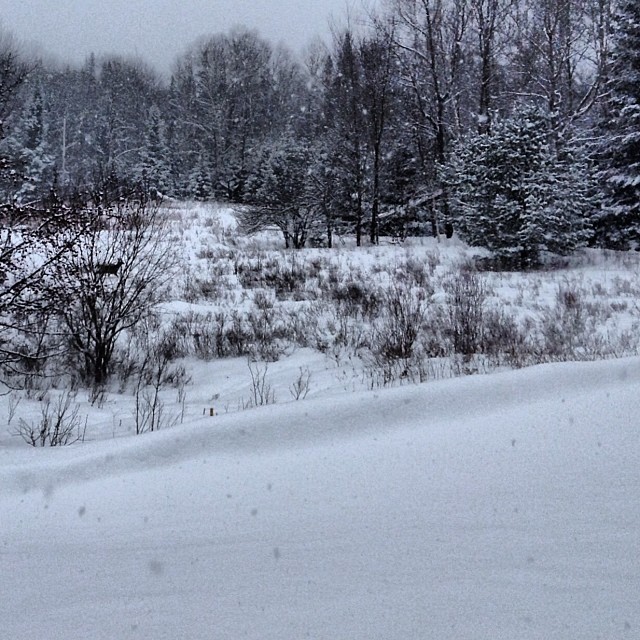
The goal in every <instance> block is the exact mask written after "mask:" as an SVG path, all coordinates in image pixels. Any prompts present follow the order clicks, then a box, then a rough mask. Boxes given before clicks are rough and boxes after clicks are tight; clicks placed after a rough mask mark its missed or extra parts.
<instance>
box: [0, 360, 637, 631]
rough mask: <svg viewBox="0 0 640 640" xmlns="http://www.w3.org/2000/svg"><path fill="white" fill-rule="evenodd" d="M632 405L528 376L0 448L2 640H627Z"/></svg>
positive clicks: (632, 392)
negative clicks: (110, 436)
mask: <svg viewBox="0 0 640 640" xmlns="http://www.w3.org/2000/svg"><path fill="white" fill-rule="evenodd" d="M639 390H640V359H628V360H621V361H609V362H599V363H589V364H557V365H545V366H540V367H536V368H533V369H528V370H522V371H517V372H510V373H505V374H498V375H492V376H485V377H473V378H465V379H457V380H449V381H443V382H439V383H432V384H428V385H423V386H417V387H414V386H411V387H404V388H399V389H393V390H385V391H380V392H377V393H372V392H371V393H360V394H353V395H349V396H340V397H336V398H335V399H331V401H330V402H328V401H327V399H326V398H324V399H322V400H320V399H319V400H309V401H304V402H298V403H292V404H287V405H272V406H268V407H263V408H261V409H256V410H253V411H247V412H243V413H237V414H232V415H227V416H221V417H218V418H217V419H216V420H215V421H214V422H212V421H204V420H203V421H202V422H201V423H200V422H199V421H194V422H193V423H192V424H191V425H188V426H186V427H184V428H179V429H178V428H176V429H174V430H170V431H165V432H160V433H156V434H149V435H146V436H144V437H138V438H121V439H117V440H112V441H106V442H105V441H103V442H99V443H88V444H85V445H83V446H79V447H73V448H69V449H60V450H49V451H28V452H25V451H22V450H16V449H6V450H4V451H2V452H0V536H1V537H0V554H1V555H0V559H1V564H2V580H1V581H0V620H2V636H3V637H6V638H11V639H12V640H20V639H22V638H30V639H31V638H39V639H42V640H46V639H49V638H51V639H67V638H94V639H97V638H105V639H106V638H145V639H147V638H148V639H153V640H158V639H163V638H167V639H168V638H171V639H175V638H190V639H205V638H207V639H210V638H214V639H217V638H220V639H234V640H235V639H236V638H256V639H258V638H260V639H271V638H273V639H274V640H275V639H276V638H277V639H278V640H283V639H288V638H291V639H292V640H293V639H296V640H297V639H299V638H303V637H309V638H331V639H334V638H335V639H337V638H345V639H346V638H348V639H349V640H358V639H363V640H364V639H367V640H370V639H371V638H381V639H387V638H393V639H399V640H400V639H402V640H405V639H413V638H416V639H417V638H438V639H447V638H451V639H479V638H486V639H492V640H493V639H498V638H508V639H511V638H513V639H516V638H517V639H526V638H531V639H534V638H536V639H537V638H545V639H553V638H558V639H563V640H564V639H567V638H572V639H579V638H584V639H587V638H589V639H591V638H598V637H601V638H607V639H608V638H627V637H628V638H633V637H637V634H638V630H639V629H640V614H639V612H640V595H639V594H640V504H639V502H638V495H640V493H639V492H640V471H639V469H638V460H639V459H640V429H639V428H638V420H637V417H636V416H637V402H638V396H639V394H638V391H639Z"/></svg>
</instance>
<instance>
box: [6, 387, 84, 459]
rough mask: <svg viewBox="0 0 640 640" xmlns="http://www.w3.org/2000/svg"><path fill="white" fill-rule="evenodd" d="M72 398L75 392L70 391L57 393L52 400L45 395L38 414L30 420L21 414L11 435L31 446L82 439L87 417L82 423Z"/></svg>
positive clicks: (63, 443) (74, 397)
mask: <svg viewBox="0 0 640 640" xmlns="http://www.w3.org/2000/svg"><path fill="white" fill-rule="evenodd" d="M75 399H76V394H75V392H70V391H66V392H64V393H62V394H60V395H58V396H57V397H56V399H55V400H52V399H51V397H50V396H47V397H46V398H45V399H44V400H43V402H42V405H41V409H40V418H39V419H38V420H37V421H31V422H27V421H26V420H24V419H22V418H21V419H20V421H19V425H18V427H17V429H16V430H15V431H14V432H13V435H16V436H19V437H21V438H22V439H23V440H24V441H25V442H26V443H27V444H29V445H31V446H32V447H61V446H66V445H70V444H74V443H75V442H83V441H84V438H85V433H86V430H87V418H86V417H85V419H84V423H83V421H82V419H81V418H80V416H79V411H80V407H79V406H78V405H77V404H74V403H75Z"/></svg>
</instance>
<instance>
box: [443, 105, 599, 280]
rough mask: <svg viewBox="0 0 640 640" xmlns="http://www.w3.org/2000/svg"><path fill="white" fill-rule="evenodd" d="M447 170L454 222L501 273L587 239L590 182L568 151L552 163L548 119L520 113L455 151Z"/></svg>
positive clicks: (532, 111)
mask: <svg viewBox="0 0 640 640" xmlns="http://www.w3.org/2000/svg"><path fill="white" fill-rule="evenodd" d="M454 156H455V157H454V159H453V160H452V162H451V167H450V184H451V187H452V192H453V194H454V196H455V198H456V201H457V202H456V205H457V218H458V220H457V222H458V225H459V229H460V233H461V235H462V236H463V238H464V239H465V240H466V241H467V242H469V244H471V245H472V246H478V247H484V248H486V249H489V250H490V251H492V252H493V254H494V256H496V257H497V258H498V260H499V261H500V263H501V264H502V265H503V266H508V267H511V268H521V269H531V268H535V267H538V266H540V264H541V262H542V259H543V255H544V254H545V253H555V254H560V255H565V254H568V253H570V252H571V251H573V250H574V249H575V248H577V247H578V246H580V245H581V244H583V243H584V242H585V241H586V240H587V238H588V237H589V218H590V216H591V209H592V204H591V202H590V199H589V193H590V179H589V172H588V170H587V167H585V166H584V165H583V164H582V163H581V162H580V161H579V160H578V159H577V158H576V156H575V155H572V154H571V153H570V151H569V147H567V149H566V150H564V151H563V153H562V155H558V153H557V152H556V150H555V147H554V145H553V144H552V139H551V135H550V130H549V122H548V117H547V116H546V115H545V114H544V113H542V112H541V111H539V110H537V109H535V108H531V107H529V108H525V109H523V110H520V111H518V112H516V114H515V115H514V116H512V117H511V118H509V119H507V120H505V121H503V122H496V123H495V126H494V127H493V128H492V130H491V132H489V133H484V134H482V133H481V134H476V135H473V136H472V137H471V138H469V139H467V140H466V141H465V142H464V143H463V144H461V145H460V147H459V149H458V153H457V154H454Z"/></svg>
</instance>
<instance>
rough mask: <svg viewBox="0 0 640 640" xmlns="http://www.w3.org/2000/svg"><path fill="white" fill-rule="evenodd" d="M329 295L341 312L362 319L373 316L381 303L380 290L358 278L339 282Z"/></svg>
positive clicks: (369, 318) (368, 318)
mask: <svg viewBox="0 0 640 640" xmlns="http://www.w3.org/2000/svg"><path fill="white" fill-rule="evenodd" d="M331 297H332V300H333V302H334V303H337V305H338V307H339V308H340V311H341V312H342V313H344V314H346V315H348V316H351V317H353V318H361V319H363V320H371V319H373V318H375V317H376V316H377V314H378V311H379V309H380V305H381V304H382V295H381V293H380V291H379V290H378V289H377V288H375V287H372V286H371V285H367V284H365V282H364V281H358V280H348V281H347V282H344V283H341V284H340V285H338V286H337V287H336V288H335V289H333V290H332V292H331Z"/></svg>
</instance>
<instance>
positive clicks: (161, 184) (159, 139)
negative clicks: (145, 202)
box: [139, 105, 172, 194]
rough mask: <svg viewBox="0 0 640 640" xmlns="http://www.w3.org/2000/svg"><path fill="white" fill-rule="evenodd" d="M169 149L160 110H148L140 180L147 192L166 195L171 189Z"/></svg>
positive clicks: (153, 108)
mask: <svg viewBox="0 0 640 640" xmlns="http://www.w3.org/2000/svg"><path fill="white" fill-rule="evenodd" d="M168 159H169V149H168V147H167V141H166V137H165V124H164V120H163V119H162V114H161V113H160V109H159V108H158V107H157V106H156V105H153V106H152V107H151V108H150V109H149V116H148V119H147V130H146V133H145V146H144V149H143V150H142V152H141V165H140V176H139V177H140V179H141V181H142V184H143V186H144V188H145V190H147V191H151V192H155V193H156V194H168V193H169V192H171V191H172V189H171V172H170V168H169V163H168Z"/></svg>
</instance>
